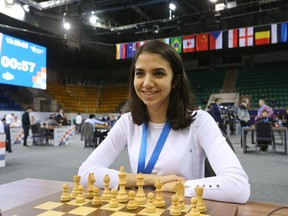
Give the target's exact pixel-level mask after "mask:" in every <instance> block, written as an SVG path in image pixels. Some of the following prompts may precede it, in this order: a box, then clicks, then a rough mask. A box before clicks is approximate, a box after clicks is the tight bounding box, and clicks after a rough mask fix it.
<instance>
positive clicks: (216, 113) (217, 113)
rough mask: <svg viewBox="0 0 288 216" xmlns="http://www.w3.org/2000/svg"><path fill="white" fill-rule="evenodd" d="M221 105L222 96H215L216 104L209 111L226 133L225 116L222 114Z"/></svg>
mask: <svg viewBox="0 0 288 216" xmlns="http://www.w3.org/2000/svg"><path fill="white" fill-rule="evenodd" d="M220 105H221V98H215V104H214V105H213V106H212V107H211V109H210V111H209V113H210V114H211V116H212V117H213V118H214V120H215V121H216V123H217V125H218V127H219V128H220V129H221V130H222V131H223V132H224V133H226V129H225V125H224V123H223V116H222V109H221V107H220Z"/></svg>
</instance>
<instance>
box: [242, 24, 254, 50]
mask: <svg viewBox="0 0 288 216" xmlns="http://www.w3.org/2000/svg"><path fill="white" fill-rule="evenodd" d="M253 32H254V30H253V27H246V28H240V29H239V47H248V46H253Z"/></svg>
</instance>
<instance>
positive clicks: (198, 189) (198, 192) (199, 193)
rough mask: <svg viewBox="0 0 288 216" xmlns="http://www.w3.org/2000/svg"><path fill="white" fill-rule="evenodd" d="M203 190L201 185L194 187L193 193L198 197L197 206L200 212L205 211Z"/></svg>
mask: <svg viewBox="0 0 288 216" xmlns="http://www.w3.org/2000/svg"><path fill="white" fill-rule="evenodd" d="M203 192H204V189H203V187H200V186H196V187H195V194H196V197H197V198H198V202H197V208H198V209H199V211H200V212H201V213H205V212H206V211H207V207H206V204H205V202H204V200H203Z"/></svg>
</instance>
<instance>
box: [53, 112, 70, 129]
mask: <svg viewBox="0 0 288 216" xmlns="http://www.w3.org/2000/svg"><path fill="white" fill-rule="evenodd" d="M56 121H57V123H58V125H60V126H61V125H67V124H68V123H67V118H66V116H65V114H64V110H63V109H60V110H59V113H58V114H57V115H56Z"/></svg>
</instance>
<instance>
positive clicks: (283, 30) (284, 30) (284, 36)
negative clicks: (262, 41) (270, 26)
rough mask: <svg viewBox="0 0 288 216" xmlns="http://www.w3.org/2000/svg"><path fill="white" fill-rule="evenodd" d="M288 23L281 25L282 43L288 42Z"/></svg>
mask: <svg viewBox="0 0 288 216" xmlns="http://www.w3.org/2000/svg"><path fill="white" fill-rule="evenodd" d="M287 29H288V28H287V23H286V22H282V23H281V43H284V42H287V39H288V38H287Z"/></svg>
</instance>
